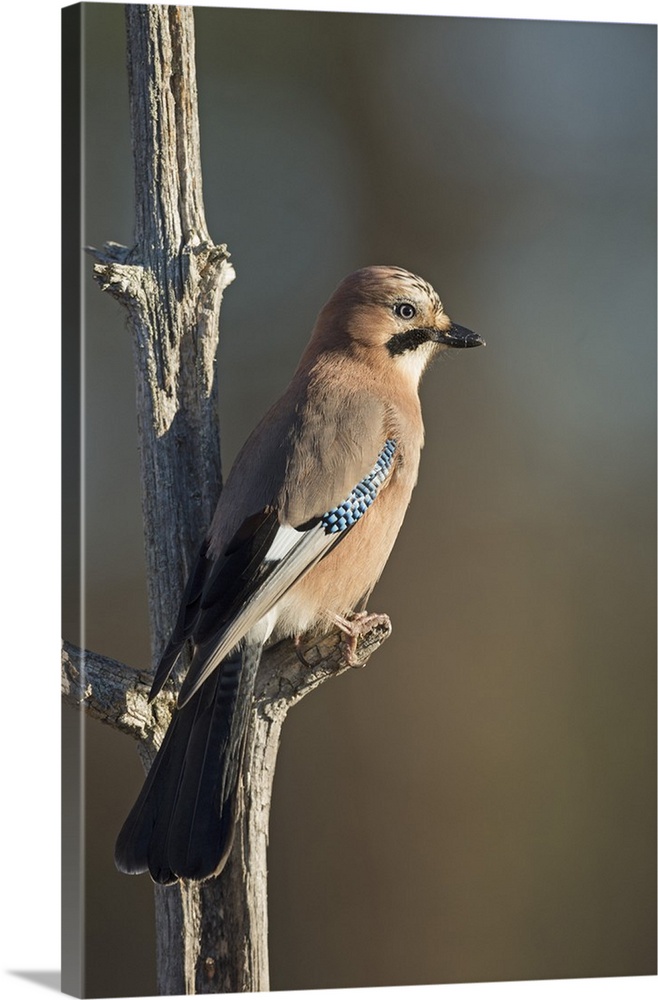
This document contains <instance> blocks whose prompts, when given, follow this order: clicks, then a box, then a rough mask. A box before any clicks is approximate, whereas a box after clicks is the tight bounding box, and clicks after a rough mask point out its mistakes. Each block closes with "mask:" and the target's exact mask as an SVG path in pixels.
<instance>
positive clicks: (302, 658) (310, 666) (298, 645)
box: [295, 635, 313, 670]
mask: <svg viewBox="0 0 658 1000" xmlns="http://www.w3.org/2000/svg"><path fill="white" fill-rule="evenodd" d="M303 638H304V637H303V636H301V635H296V636H295V652H296V653H297V659H298V660H299V662H300V663H302V664H303V665H304V666H305V667H308V669H309V670H312V669H313V664H312V663H309V662H308V660H307V659H306V657H305V656H304V654H303V653H302V639H303Z"/></svg>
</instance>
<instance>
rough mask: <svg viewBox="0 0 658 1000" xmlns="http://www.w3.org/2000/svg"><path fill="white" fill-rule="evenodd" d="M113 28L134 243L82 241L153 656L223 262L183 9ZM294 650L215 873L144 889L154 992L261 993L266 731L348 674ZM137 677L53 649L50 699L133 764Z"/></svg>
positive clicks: (210, 372) (269, 690)
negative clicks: (123, 742)
mask: <svg viewBox="0 0 658 1000" xmlns="http://www.w3.org/2000/svg"><path fill="white" fill-rule="evenodd" d="M126 26H127V41H128V74H129V89H130V109H131V126H132V137H133V153H134V164H135V206H136V222H135V245H134V246H133V247H131V248H128V247H123V246H120V245H118V244H116V243H111V242H108V243H106V244H105V245H104V247H103V248H102V249H100V250H98V249H92V248H88V249H89V252H90V253H91V254H92V256H93V257H94V261H95V263H94V276H95V278H96V280H97V281H98V283H99V285H100V287H101V288H102V289H103V290H104V291H107V292H109V293H110V294H111V295H112V296H114V297H115V298H116V299H117V300H118V301H119V302H121V304H122V305H123V306H124V307H125V308H126V310H127V312H128V316H129V321H130V327H131V330H132V335H133V349H134V362H135V375H136V387H137V419H138V437H139V446H140V459H141V461H140V468H141V480H142V511H143V518H144V537H145V547H146V564H147V578H148V591H149V617H150V626H151V639H152V654H153V663H154V664H155V663H156V662H157V661H158V659H159V657H160V655H161V653H162V651H163V648H164V646H165V643H166V641H167V639H168V636H169V632H170V629H171V628H172V625H173V623H174V620H175V617H176V613H177V610H178V606H179V603H180V599H181V595H182V591H183V587H184V584H185V580H186V578H187V575H188V572H189V569H190V565H191V561H192V560H193V558H194V555H195V553H196V550H197V547H198V545H199V543H200V540H201V538H202V537H203V534H204V532H205V531H206V529H207V526H208V524H209V523H210V520H211V517H212V513H213V510H214V507H215V505H216V502H217V499H218V497H219V492H220V488H221V471H220V458H219V424H218V416H217V380H216V372H215V363H216V362H215V357H216V350H217V345H218V338H219V310H220V306H221V300H222V295H223V292H224V289H225V288H226V287H227V286H228V284H229V283H230V282H231V281H232V280H233V278H234V271H233V268H232V266H231V264H230V263H229V262H228V257H229V255H228V252H227V250H226V247H225V246H224V245H215V244H214V243H213V242H212V240H211V238H210V236H209V234H208V231H207V227H206V222H205V217H204V211H203V196H202V185H201V165H200V151H199V123H198V114H197V99H196V75H195V67H194V26H193V11H192V8H189V7H168V6H164V5H137V4H135V5H127V6H126ZM389 632H390V623H388V622H387V621H384V622H383V623H382V624H380V625H378V626H377V627H376V628H374V629H371V631H370V632H367V633H365V634H364V635H363V636H362V637H360V640H359V645H358V651H359V656H360V658H361V662H362V663H365V661H366V660H367V659H368V657H369V656H370V655H371V654H372V652H373V651H374V650H375V649H376V648H377V646H379V645H380V644H381V642H382V641H384V639H385V638H386V637H387V635H388V634H389ZM304 655H305V658H306V660H307V661H308V663H309V664H311V666H310V667H309V666H305V665H304V664H302V663H301V661H300V660H299V658H298V657H297V655H296V652H295V650H294V648H293V645H292V644H291V643H290V642H284V643H279V644H278V645H276V646H272V647H271V648H270V649H269V650H268V651H267V652H266V654H265V656H264V657H263V660H262V663H261V668H260V672H259V676H258V680H257V689H256V698H255V703H254V710H253V712H252V717H251V723H250V729H249V732H248V735H247V751H246V765H245V773H244V775H243V778H242V783H241V792H240V794H241V798H242V803H243V812H242V819H241V822H240V824H239V825H238V830H237V833H236V838H235V843H234V847H233V850H232V852H231V856H230V858H229V861H228V863H227V865H226V867H225V868H224V870H223V872H222V873H221V875H220V876H219V877H218V878H215V879H209V880H207V881H206V882H203V883H177V884H176V885H173V886H156V887H155V901H156V952H157V954H156V965H157V975H158V991H159V993H160V994H161V995H177V994H182V993H218V992H230V993H234V992H245V991H253V992H255V991H262V990H266V989H268V988H269V972H268V957H267V856H266V850H267V836H268V822H269V809H270V801H271V794H272V781H273V777H274V770H275V766H276V755H277V750H278V746H279V737H280V732H281V726H282V724H283V720H284V719H285V716H286V714H287V712H288V709H289V708H290V707H291V706H292V705H293V704H295V703H296V702H297V701H299V700H300V699H301V698H302V697H304V695H306V694H308V693H309V692H310V691H312V690H313V689H314V688H315V687H317V686H318V685H319V684H321V683H322V682H323V681H324V680H326V679H328V678H329V677H331V676H335V675H336V674H338V673H341V672H342V671H343V670H346V669H349V668H348V667H347V665H346V663H345V662H344V660H343V658H342V649H341V636H340V633H339V632H332V633H330V634H329V635H326V636H323V637H320V638H316V639H311V640H309V642H308V644H307V646H306V648H305V649H304ZM181 661H182V663H181V667H182V669H184V668H185V667H186V665H187V661H186V660H185V657H181ZM177 681H178V678H176V679H175V680H174V685H175V684H176V683H177ZM149 685H150V676H149V675H148V674H146V673H143V672H139V671H136V670H133V669H131V668H130V667H128V666H126V665H124V664H122V663H118V662H117V661H116V660H111V659H109V658H107V657H103V656H100V655H99V654H97V653H92V652H89V651H86V650H80V649H77V648H76V647H74V646H72V645H70V644H69V643H65V644H64V648H63V653H62V690H63V695H64V700H65V701H66V702H67V703H68V704H70V705H73V706H75V707H76V708H79V709H81V710H82V711H84V712H86V713H87V714H88V715H90V716H91V717H93V718H96V719H99V720H100V721H102V722H104V723H106V724H107V725H111V726H113V727H114V728H116V729H118V730H120V731H121V732H124V733H126V734H127V735H129V736H131V737H132V738H133V739H135V740H136V741H137V745H138V749H139V752H140V755H141V757H142V759H143V761H144V763H145V766H147V767H148V766H149V764H150V762H151V760H152V759H153V756H154V754H155V751H156V749H157V747H158V746H159V745H160V743H161V741H162V738H163V736H164V733H165V731H166V729H167V725H168V723H169V720H170V717H171V712H172V710H173V707H174V701H175V690H174V688H173V687H171V688H170V687H168V688H167V689H166V690H165V691H163V692H162V693H161V695H160V696H159V697H158V698H157V699H156V700H155V701H154V703H153V704H152V705H149V704H148V690H149Z"/></svg>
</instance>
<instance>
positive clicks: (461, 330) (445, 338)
mask: <svg viewBox="0 0 658 1000" xmlns="http://www.w3.org/2000/svg"><path fill="white" fill-rule="evenodd" d="M432 340H434V341H435V342H436V343H437V344H445V345H446V347H484V346H485V344H484V340H483V339H482V337H481V336H480V335H479V333H473V331H472V330H467V329H466V327H465V326H457V324H456V323H453V324H452V326H451V327H450V329H449V330H435V331H434V336H433V337H432Z"/></svg>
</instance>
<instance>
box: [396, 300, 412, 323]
mask: <svg viewBox="0 0 658 1000" xmlns="http://www.w3.org/2000/svg"><path fill="white" fill-rule="evenodd" d="M395 313H396V315H397V316H399V317H400V318H401V319H413V317H414V316H415V315H416V309H415V307H414V306H412V304H411V302H398V304H397V305H396V307H395Z"/></svg>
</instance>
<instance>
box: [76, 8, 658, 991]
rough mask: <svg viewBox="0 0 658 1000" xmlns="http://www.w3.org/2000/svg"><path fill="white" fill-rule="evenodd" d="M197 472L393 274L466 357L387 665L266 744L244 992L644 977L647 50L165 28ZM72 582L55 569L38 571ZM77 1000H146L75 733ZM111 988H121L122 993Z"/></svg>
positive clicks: (99, 526) (444, 412)
mask: <svg viewBox="0 0 658 1000" xmlns="http://www.w3.org/2000/svg"><path fill="white" fill-rule="evenodd" d="M196 25H197V69H198V84H199V102H200V114H201V140H202V157H203V167H204V184H205V201H206V210H207V217H208V222H209V226H210V231H211V234H212V236H213V238H214V239H215V240H216V241H218V242H220V241H226V242H228V244H229V249H230V250H231V251H232V254H233V261H234V263H235V266H236V270H237V275H238V277H237V280H236V281H235V283H234V284H233V285H232V286H231V288H230V289H229V290H228V292H227V295H226V298H225V303H224V307H223V311H222V340H221V347H220V361H219V364H220V392H221V404H220V405H221V417H222V429H223V440H222V448H223V458H224V466H225V468H228V467H229V465H230V462H231V460H232V458H233V456H234V455H235V453H236V450H237V449H238V447H239V446H240V444H241V443H242V441H243V440H244V438H245V436H246V435H247V433H248V432H249V431H250V430H251V428H252V427H253V425H254V424H255V422H256V421H257V419H258V418H259V417H260V416H261V415H262V413H263V412H264V411H265V410H266V408H267V407H268V406H269V404H270V403H271V402H273V400H274V399H275V398H276V397H277V395H278V394H279V393H280V392H281V390H282V389H283V387H284V386H285V384H286V381H287V379H288V377H289V376H290V374H291V373H292V370H293V368H294V366H295V364H296V361H297V358H298V356H299V354H300V351H301V349H302V347H303V346H304V344H305V342H306V339H307V337H308V333H309V331H310V328H311V325H312V323H313V320H314V317H315V314H316V313H317V311H318V309H319V307H320V306H321V305H322V303H323V302H324V301H325V300H326V298H327V297H328V295H329V294H330V293H331V291H332V290H333V288H334V287H335V285H336V284H337V283H338V281H339V280H340V279H341V278H342V277H343V276H344V275H345V274H346V273H348V272H349V271H352V270H354V269H355V268H357V267H361V266H363V265H366V264H373V263H391V264H398V265H401V266H403V267H407V268H409V269H411V270H413V271H416V272H418V273H420V274H421V275H423V276H424V277H426V278H427V279H428V280H429V281H431V282H432V283H433V284H435V286H436V287H437V289H438V290H439V292H440V294H441V296H442V298H443V300H444V303H445V305H446V308H447V310H448V312H449V313H450V315H451V316H452V317H453V318H454V319H455V321H456V322H458V323H461V324H464V325H466V326H469V327H471V328H472V329H474V330H477V331H478V332H480V333H481V334H482V335H483V336H484V337H485V338H486V340H487V344H488V346H487V348H486V350H482V351H477V352H466V353H464V354H461V355H456V356H453V357H451V358H449V359H447V360H446V362H445V363H442V364H439V365H438V366H436V368H434V369H433V370H432V371H431V372H430V373H429V374H428V376H427V378H426V380H425V382H424V385H423V391H422V396H423V404H424V413H425V423H426V428H427V444H426V448H425V452H424V457H423V463H422V466H421V478H420V483H419V486H418V488H417V491H416V493H415V495H414V499H413V502H412V506H411V508H410V511H409V514H408V517H407V520H406V523H405V526H404V528H403V531H402V533H401V536H400V538H399V541H398V544H397V547H396V549H395V552H394V555H393V557H392V559H391V561H390V563H389V565H388V567H387V570H386V572H385V575H384V577H383V579H382V581H381V583H380V585H379V586H378V587H377V589H376V591H375V594H374V595H373V599H372V600H371V602H370V606H371V610H382V611H387V612H388V613H389V614H390V615H391V617H392V619H393V624H394V634H393V636H392V638H391V639H390V640H389V642H387V643H386V644H385V646H384V648H383V649H382V650H381V651H380V652H379V653H378V654H377V655H376V657H374V658H373V660H372V661H371V663H370V664H369V666H368V667H367V669H366V670H364V671H360V672H359V671H354V672H353V673H352V674H350V675H348V676H345V677H342V678H340V679H339V680H337V681H336V682H335V683H329V684H327V685H325V686H324V687H323V688H322V689H321V690H320V691H318V692H316V693H315V694H313V695H311V696H310V697H309V698H308V699H306V700H305V701H304V702H303V703H302V704H301V705H300V706H298V707H297V708H296V709H295V710H294V711H293V712H292V713H291V716H290V718H289V720H288V722H287V725H286V727H285V731H284V739H283V745H282V747H281V754H280V760H279V768H278V771H277V778H276V783H275V797H274V804H273V812H272V824H271V844H270V853H269V864H270V926H271V931H270V948H271V971H272V986H273V988H274V989H295V988H320V987H345V986H379V985H382V986H383V985H396V984H414V983H446V982H461V981H480V980H505V979H531V978H563V977H583V976H586V977H596V976H621V975H623V976H628V975H635V974H645V975H646V974H650V973H652V972H655V909H654V903H655V831H654V815H655V752H654V746H655V744H654V736H655V731H654V722H655V650H654V634H655V633H654V617H655V586H654V580H655V536H654V456H655V444H654V426H655V405H654V401H655V384H654V383H655V379H654V373H655V354H654V338H655V267H656V260H655V156H656V136H655V110H656V109H655V69H656V62H655V60H656V37H655V29H654V28H652V27H650V26H646V27H644V26H632V25H630V26H629V25H597V24H582V23H547V22H528V21H526V22H524V21H504V20H503V21H494V20H477V19H464V20H460V19H454V18H439V17H434V18H428V17H419V16H399V15H397V16H395V15H363V14H332V13H295V12H281V11H249V10H218V9H213V8H206V9H204V8H197V10H196ZM84 26H85V30H84V46H83V49H84V72H85V87H86V113H85V120H84V128H85V130H86V148H85V157H86V159H85V170H86V189H85V193H84V197H85V214H86V217H85V227H84V242H85V243H86V244H93V245H99V244H101V243H103V242H104V241H106V240H117V241H119V242H123V243H130V242H131V239H132V162H131V150H130V143H129V122H128V110H127V83H126V76H125V68H124V67H125V55H124V29H123V13H122V8H121V6H120V5H102V4H101V5H97V4H93V5H85V15H84ZM84 266H85V269H86V281H87V292H86V327H85V333H86V341H85V343H86V358H85V368H84V374H85V378H86V400H87V402H86V414H87V439H86V444H87V451H86V462H87V465H86V489H87V494H86V496H87V507H86V518H87V521H86V525H87V529H86V550H85V556H86V571H87V575H86V601H87V618H86V634H85V635H84V636H82V635H81V634H80V629H79V626H78V623H77V622H76V621H75V620H72V619H71V620H69V621H67V622H66V623H65V635H66V637H67V638H69V639H71V640H73V641H84V642H85V643H86V644H87V645H88V646H89V647H91V648H93V649H97V650H99V651H101V652H103V653H106V654H109V655H111V656H113V657H116V658H118V659H121V660H124V661H126V662H127V663H131V664H135V665H136V666H140V667H144V666H146V665H148V663H149V648H148V633H147V618H146V596H145V581H144V565H143V551H142V538H141V524H140V503H139V483H138V461H137V450H136V431H135V405H134V392H133V377H132V358H131V347H130V343H129V334H128V332H127V329H126V323H125V318H124V315H123V314H122V312H121V310H120V309H119V307H118V306H117V305H116V304H115V303H114V302H113V301H112V300H111V299H110V298H109V297H108V296H107V295H103V294H101V292H100V291H99V290H98V289H97V287H96V286H95V285H94V283H93V282H92V280H91V277H90V270H91V268H90V265H89V264H84ZM65 544H66V539H65ZM85 748H86V759H85V760H86V763H85V766H86V772H85V774H86V778H85V781H86V784H85V788H86V796H87V821H86V827H85V837H86V849H87V855H86V857H87V865H86V894H85V900H84V904H85V907H86V921H87V939H86V953H87V968H86V979H87V990H88V994H89V995H90V996H108V995H110V996H121V995H135V994H141V993H143V994H149V993H153V992H154V990H155V973H154V957H153V948H154V936H153V927H152V889H151V883H150V881H149V880H148V878H146V877H143V878H136V879H130V878H126V877H125V876H120V875H119V874H118V873H117V872H116V871H115V870H114V866H113V861H112V851H113V843H114V838H115V836H116V833H117V831H118V829H119V826H120V824H121V822H122V821H123V818H124V816H125V814H126V812H127V810H128V809H129V807H130V805H131V804H132V801H133V798H134V796H135V794H136V793H137V790H138V788H139V786H140V784H141V781H142V773H141V766H140V763H139V760H138V758H137V754H136V752H135V749H134V747H133V746H132V745H130V743H129V741H128V740H127V739H126V738H125V737H121V736H118V735H116V734H115V733H113V732H111V731H109V730H106V729H104V728H103V727H102V726H100V725H96V724H89V725H88V726H87V728H86V741H85ZM117 956H120V960H117Z"/></svg>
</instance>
